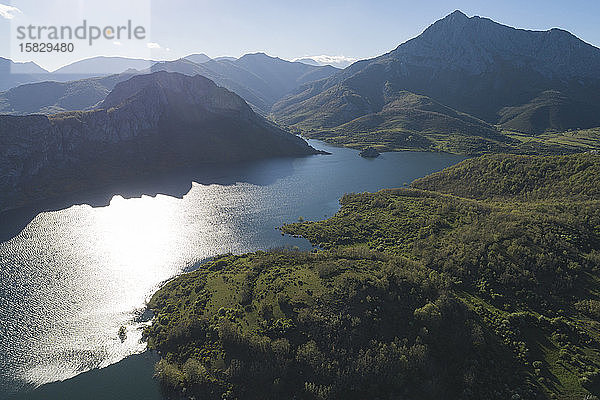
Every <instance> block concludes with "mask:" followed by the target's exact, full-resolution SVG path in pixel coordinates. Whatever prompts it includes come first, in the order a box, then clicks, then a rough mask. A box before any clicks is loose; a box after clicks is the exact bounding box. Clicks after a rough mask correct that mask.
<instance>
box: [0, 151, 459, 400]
mask: <svg viewBox="0 0 600 400" xmlns="http://www.w3.org/2000/svg"><path fill="white" fill-rule="evenodd" d="M311 144H312V145H313V146H315V147H317V148H321V149H325V150H327V151H329V152H331V153H333V154H332V155H328V156H325V155H319V156H310V157H306V158H298V159H278V160H268V161H261V162H256V163H252V164H245V165H239V166H233V167H232V166H229V167H216V166H213V167H210V169H212V170H210V171H201V172H202V173H200V174H199V176H200V177H201V178H199V179H198V180H200V181H205V182H200V183H196V182H194V183H193V184H192V188H191V190H189V192H187V194H185V195H184V196H183V198H177V197H172V196H169V195H162V194H159V195H156V196H154V197H150V196H142V197H138V198H130V199H124V198H123V197H121V196H120V195H115V196H114V197H113V198H112V200H111V201H110V205H108V206H106V207H96V208H93V207H91V206H89V205H74V206H71V207H69V208H66V209H62V210H59V211H52V212H43V213H40V214H38V215H37V216H36V217H35V218H34V219H33V220H32V221H31V222H30V223H29V224H28V225H27V226H26V227H25V228H24V229H23V230H22V231H21V232H20V233H18V234H17V235H16V236H15V237H13V238H12V239H10V240H8V241H5V242H3V243H0V328H1V329H0V393H5V394H6V393H11V392H15V391H17V392H18V391H22V390H25V389H26V388H27V387H31V386H32V385H33V386H37V385H41V384H45V383H48V382H52V381H56V380H64V379H67V378H70V377H73V376H75V375H77V374H79V373H81V372H84V371H87V370H90V369H94V368H102V367H105V366H108V365H110V364H113V363H116V362H118V361H119V360H121V359H123V358H124V357H126V356H128V355H131V354H135V353H139V352H142V351H144V349H145V344H144V343H143V342H142V341H141V340H140V339H141V332H142V329H143V327H144V326H145V324H147V323H148V322H144V321H146V320H147V318H142V314H143V312H144V307H145V304H146V302H147V300H148V299H149V297H150V296H151V295H152V293H153V292H154V291H155V290H156V289H157V288H158V287H159V286H160V284H161V283H162V282H164V281H165V280H168V279H169V278H172V277H174V276H176V275H177V274H180V273H182V272H183V271H185V270H189V269H191V268H193V267H194V265H195V264H196V263H197V262H198V261H200V260H203V259H205V258H207V257H210V256H214V255H216V254H220V253H226V252H233V253H242V252H247V251H254V250H258V249H268V248H273V247H281V246H290V245H291V246H299V247H301V248H308V247H309V245H308V243H307V242H306V241H305V240H304V239H295V238H291V237H287V236H285V237H284V236H282V235H281V234H280V233H279V231H277V229H276V228H277V227H278V226H281V225H282V224H283V223H286V222H293V221H296V220H297V219H298V218H299V217H300V216H302V217H303V218H305V219H322V218H324V217H326V216H330V215H332V214H333V213H335V212H336V210H337V209H338V207H339V205H338V199H339V197H340V196H341V195H342V194H343V193H346V192H360V191H375V190H378V189H381V188H386V187H399V186H402V185H403V184H405V183H408V182H410V181H412V180H413V179H415V178H417V177H420V176H424V175H426V174H428V173H430V172H433V171H437V170H440V169H442V168H444V167H446V166H449V165H451V164H454V163H456V162H458V161H460V160H461V159H462V158H461V157H458V156H454V155H448V154H433V153H414V152H404V153H385V154H384V155H382V156H381V157H380V158H378V159H375V160H366V159H363V158H361V157H359V156H358V154H357V152H356V151H353V150H349V149H340V148H332V147H329V146H326V145H324V144H323V143H320V142H314V141H313V142H311ZM202 177H205V178H206V179H205V178H202ZM206 182H208V184H206ZM210 182H222V183H210ZM165 192H166V193H169V190H166V191H165ZM0 230H2V227H0ZM121 326H125V327H126V328H127V338H126V339H125V340H124V341H123V340H121V339H120V338H119V335H118V331H119V328H120V327H121ZM1 396H2V395H0V397H1Z"/></svg>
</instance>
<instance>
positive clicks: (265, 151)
mask: <svg viewBox="0 0 600 400" xmlns="http://www.w3.org/2000/svg"><path fill="white" fill-rule="evenodd" d="M316 153H318V151H316V150H315V149H313V148H312V147H310V146H309V145H308V144H307V143H306V142H305V141H304V140H303V139H301V138H299V137H297V136H294V135H292V134H290V133H288V132H286V131H284V130H282V129H280V128H278V127H277V126H275V125H273V124H272V123H270V122H269V121H267V120H265V119H264V118H262V117H260V116H258V115H257V114H255V113H254V112H253V111H252V110H251V109H250V107H249V106H248V105H247V104H246V103H245V102H244V100H242V99H241V98H240V97H239V96H237V95H236V94H234V93H232V92H230V91H228V90H227V89H224V88H221V87H218V86H217V85H215V84H214V83H213V82H212V81H210V80H209V79H207V78H204V77H202V76H194V77H190V76H185V75H181V74H177V73H167V72H157V73H153V74H148V75H138V76H135V77H133V78H131V79H129V80H127V81H125V82H121V83H120V84H118V85H117V86H116V87H115V88H114V90H113V91H112V92H111V93H110V94H109V95H108V96H107V98H106V99H105V101H104V102H103V103H101V104H100V105H99V107H98V108H97V109H95V110H92V111H83V112H69V113H62V114H55V115H51V116H42V115H29V116H0V212H1V211H4V210H7V209H11V208H17V207H21V206H25V205H29V204H32V203H35V202H38V201H41V200H44V199H49V198H56V197H60V196H62V195H64V194H65V193H71V192H76V191H81V190H84V189H89V188H93V187H98V186H105V185H110V184H111V183H113V182H115V181H120V180H127V179H136V178H139V177H142V176H148V175H152V174H155V173H157V172H161V171H166V170H172V169H176V168H179V167H188V166H194V165H199V164H204V163H216V162H236V161H246V160H253V159H259V158H265V157H280V156H303V155H308V154H316Z"/></svg>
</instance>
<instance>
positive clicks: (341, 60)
mask: <svg viewBox="0 0 600 400" xmlns="http://www.w3.org/2000/svg"><path fill="white" fill-rule="evenodd" d="M302 59H304V60H306V59H311V60H313V61H315V62H317V63H319V64H320V65H333V66H334V67H340V68H345V67H347V66H348V65H350V64H352V63H353V62H355V61H358V58H354V57H346V56H329V55H325V54H323V55H320V56H305V57H299V58H296V59H294V60H293V61H297V60H302Z"/></svg>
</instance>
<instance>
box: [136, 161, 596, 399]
mask: <svg viewBox="0 0 600 400" xmlns="http://www.w3.org/2000/svg"><path fill="white" fill-rule="evenodd" d="M598 161H600V157H598V156H595V155H577V156H565V157H551V158H548V157H513V156H494V157H484V158H477V159H472V160H467V161H465V162H463V163H461V164H458V165H457V166H454V167H451V168H449V169H447V170H445V171H442V172H441V173H438V174H434V175H432V176H429V177H426V178H424V179H421V180H418V181H416V182H415V183H414V184H413V186H414V187H419V188H421V187H422V188H426V189H428V190H423V189H418V188H411V189H394V190H384V191H381V192H378V193H362V194H348V195H345V196H344V197H343V198H342V199H341V209H340V211H339V212H338V213H337V214H336V215H335V216H333V217H331V218H329V219H327V220H325V221H320V222H301V223H295V224H291V225H287V226H284V227H283V231H284V232H286V233H288V234H294V235H302V236H304V237H306V238H308V239H309V240H310V241H311V242H312V243H313V244H315V245H318V246H319V247H320V249H319V250H315V251H314V252H310V253H305V252H298V251H271V252H259V253H252V254H245V255H240V256H234V255H225V256H221V257H217V258H215V259H214V260H213V261H211V262H209V263H207V264H205V265H203V266H202V267H201V268H200V269H199V270H197V271H195V272H192V273H190V274H187V275H183V276H181V277H179V278H177V279H175V280H173V281H171V282H169V283H168V284H167V285H165V286H164V287H163V288H162V289H161V290H160V291H159V292H157V294H156V295H155V296H154V297H153V298H152V301H151V302H150V307H151V308H152V309H153V310H154V312H155V314H156V317H155V319H154V322H153V324H152V326H151V327H150V328H149V329H148V330H147V331H146V337H147V338H148V343H149V347H150V348H153V349H157V350H159V351H160V352H161V355H162V357H163V358H162V361H160V362H159V364H158V365H157V373H158V375H159V377H160V378H161V379H162V382H163V383H164V387H165V388H166V390H168V391H169V393H172V394H173V393H175V394H177V393H179V394H183V395H185V396H190V395H195V396H206V397H207V398H244V399H247V398H257V399H258V398H291V397H296V398H306V399H339V398H355V399H363V398H380V399H414V398H419V399H434V398H435V399H483V398H485V399H584V398H585V399H596V398H597V397H595V396H598V395H599V394H600V292H599V290H598V287H599V284H600V198H599V197H598V193H597V190H598V189H597V182H598V179H599V178H600V176H599V174H598V169H597V163H598ZM502 165H504V167H501V166H502ZM502 168H505V169H502ZM469 174H470V175H469ZM461 176H467V177H468V179H473V185H472V186H471V188H470V189H468V188H467V186H466V185H465V184H464V183H462V182H464V178H463V180H461V179H459V177H461ZM499 178H503V179H505V180H506V181H505V182H504V183H503V181H502V180H500V181H498V179H499ZM519 179H520V181H522V182H524V183H523V184H522V185H520V186H519V185H516V183H515V182H518V181H519ZM571 181H572V182H573V184H577V185H578V186H577V190H578V192H576V191H575V190H573V191H569V190H567V186H568V185H569V182H571ZM467 182H468V181H467ZM511 182H512V184H511ZM515 185H516V186H515ZM434 190H439V191H438V192H436V191H434ZM442 192H444V193H442Z"/></svg>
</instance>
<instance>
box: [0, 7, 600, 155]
mask: <svg viewBox="0 0 600 400" xmlns="http://www.w3.org/2000/svg"><path fill="white" fill-rule="evenodd" d="M4 61H5V63H4V64H2V65H9V64H8V63H10V61H9V60H4ZM302 61H304V62H290V61H285V60H282V59H279V58H276V57H270V56H268V55H266V54H264V53H255V54H246V55H244V56H242V57H240V58H231V57H220V58H217V59H210V58H209V57H208V56H206V55H205V54H202V53H198V54H191V55H189V56H187V57H184V58H182V59H179V60H174V61H159V62H150V61H148V60H133V59H124V58H119V57H96V58H93V59H89V60H83V61H81V62H78V63H75V64H72V65H70V66H67V67H64V68H63V69H62V71H59V72H60V73H58V74H57V73H53V74H50V76H51V77H52V78H51V79H52V80H59V81H60V80H61V78H60V77H62V78H64V77H68V76H76V74H77V73H80V72H85V71H86V70H90V71H91V70H94V69H98V68H100V69H102V68H103V70H104V71H114V72H117V71H119V70H122V71H121V72H119V73H117V74H113V75H105V76H101V77H87V78H85V79H79V80H74V81H69V82H35V83H30V84H27V85H21V86H17V87H13V88H11V89H9V90H7V91H4V92H1V93H0V113H2V114H12V115H24V114H31V113H42V114H48V115H49V114H53V113H56V112H61V111H73V110H90V109H93V108H94V107H96V106H97V105H98V104H99V103H100V102H101V101H102V100H103V99H104V98H105V97H106V96H107V94H108V93H109V92H110V91H111V90H112V89H113V88H114V87H115V85H117V84H118V83H119V82H123V81H125V80H127V79H129V78H131V76H133V75H135V74H148V73H153V72H157V71H168V72H177V73H182V74H185V75H190V76H194V75H202V76H204V77H206V78H209V79H211V80H212V81H214V82H215V83H216V84H217V85H219V86H222V87H224V88H227V89H229V90H231V91H233V92H235V93H236V94H238V95H239V96H241V97H242V98H243V99H244V100H245V101H246V102H247V103H248V104H249V105H250V106H251V107H252V108H253V110H254V111H256V112H258V113H259V114H261V115H263V116H268V117H269V118H270V119H272V120H274V121H275V122H277V123H279V124H281V125H283V126H285V127H287V128H289V129H291V130H294V131H296V132H298V133H302V134H304V135H306V136H308V137H312V138H317V139H322V140H325V141H328V142H331V143H334V144H339V145H345V146H351V147H357V148H362V147H367V146H375V147H377V148H378V149H379V150H402V149H412V150H427V151H449V152H458V153H469V154H477V153H484V152H572V151H580V150H581V149H583V148H588V147H589V141H588V142H586V143H587V144H586V145H585V146H583V147H581V146H579V145H572V143H576V140H575V139H573V138H569V143H571V144H569V145H568V146H564V145H562V144H561V143H560V142H561V141H562V140H563V138H561V137H552V138H551V139H552V140H551V142H552V145H547V143H546V142H544V141H545V140H546V139H545V138H546V136H545V135H555V134H558V133H561V132H566V131H571V130H580V129H587V128H595V127H600V75H599V74H598V71H600V49H598V48H596V47H594V46H592V45H590V44H587V43H585V42H583V41H582V40H580V39H578V38H577V37H575V36H574V35H572V34H570V33H569V32H567V31H564V30H561V29H551V30H548V31H530V30H524V29H516V28H512V27H509V26H505V25H501V24H499V23H496V22H494V21H492V20H490V19H487V18H482V17H477V16H474V17H468V16H466V15H465V14H463V13H462V12H460V11H455V12H453V13H451V14H450V15H448V16H446V17H445V18H443V19H441V20H439V21H437V22H435V23H434V24H432V25H431V26H429V27H428V28H427V29H426V30H425V31H424V32H423V33H421V34H420V35H419V36H417V37H415V38H413V39H410V40H408V41H406V42H405V43H402V44H400V45H399V46H398V47H397V48H396V49H394V50H392V51H390V52H388V53H386V54H383V55H381V56H379V57H375V58H373V59H369V60H361V61H358V62H355V63H353V64H352V65H350V66H348V67H347V68H345V69H343V70H340V69H336V68H334V67H331V66H322V65H314V64H317V63H316V62H314V61H315V60H312V62H311V60H308V59H307V60H302ZM148 63H151V66H150V67H148V68H142V69H139V68H140V67H143V66H146V65H147V64H148ZM13 64H14V63H13ZM11 65H12V64H10V65H9V66H11ZM12 67H13V68H14V67H15V65H12ZM36 67H37V66H36V65H35V64H33V65H31V63H30V64H27V65H25V64H22V65H21V64H19V68H21V70H22V71H23V74H21V76H20V77H19V76H17V75H15V76H13V77H11V79H12V80H13V81H15V80H17V81H18V80H19V79H21V80H25V81H26V80H27V79H28V78H31V79H34V80H41V79H42V78H43V77H44V76H46V75H44V73H43V70H42V69H41V68H39V67H38V68H36ZM5 69H6V67H5ZM36 71H37V72H38V73H37V74H33V75H29V74H28V73H27V72H36ZM0 75H2V74H0ZM2 76H3V75H2ZM56 76H58V77H59V78H55V77H56ZM2 79H5V78H2ZM5 81H6V79H5ZM13 83H14V82H13ZM6 84H8V83H6ZM594 132H595V131H594ZM594 135H595V136H594ZM586 140H588V138H586ZM591 142H592V143H596V144H598V143H600V135H599V134H595V133H594V134H593V138H592V139H591ZM540 143H541V144H540ZM586 146H587V147H586ZM596 147H597V146H596Z"/></svg>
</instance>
